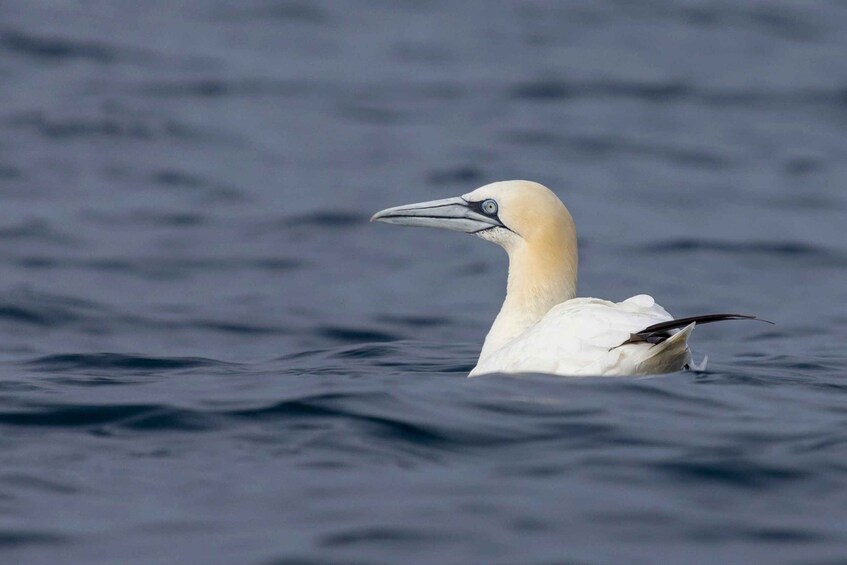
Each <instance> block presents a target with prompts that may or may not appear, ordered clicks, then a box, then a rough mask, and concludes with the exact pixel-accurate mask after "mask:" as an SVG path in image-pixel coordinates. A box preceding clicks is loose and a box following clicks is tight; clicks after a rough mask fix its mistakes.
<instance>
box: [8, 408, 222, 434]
mask: <svg viewBox="0 0 847 565" xmlns="http://www.w3.org/2000/svg"><path fill="white" fill-rule="evenodd" d="M214 419H215V414H214V413H213V412H208V411H206V412H200V411H196V410H190V409H185V408H177V407H173V406H167V405H162V404H108V405H73V406H49V405H48V406H44V405H40V406H27V407H25V409H18V410H7V411H3V412H0V424H3V425H8V426H22V427H51V428H94V429H97V430H100V431H101V432H105V431H106V430H105V429H104V428H119V429H126V430H135V431H196V430H204V429H209V428H211V427H214V425H213V420H214Z"/></svg>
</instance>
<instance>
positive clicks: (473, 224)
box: [371, 198, 502, 233]
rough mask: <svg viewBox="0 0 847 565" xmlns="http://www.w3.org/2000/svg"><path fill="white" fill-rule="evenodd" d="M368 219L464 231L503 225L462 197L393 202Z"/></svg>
mask: <svg viewBox="0 0 847 565" xmlns="http://www.w3.org/2000/svg"><path fill="white" fill-rule="evenodd" d="M371 221H372V222H385V223H387V224H399V225H402V226H421V227H427V228H442V229H447V230H453V231H460V232H465V233H476V232H479V231H482V230H487V229H489V228H494V227H498V226H502V224H501V223H500V221H499V220H497V218H492V217H489V216H486V215H485V214H482V213H480V212H479V211H478V208H477V207H475V206H474V205H473V204H472V203H470V202H468V201H466V200H465V199H464V198H445V199H444V200H432V201H430V202H420V203H418V204H407V205H405V206H395V207H394V208H387V209H385V210H382V211H381V212H377V213H376V214H374V215H373V217H372V218H371Z"/></svg>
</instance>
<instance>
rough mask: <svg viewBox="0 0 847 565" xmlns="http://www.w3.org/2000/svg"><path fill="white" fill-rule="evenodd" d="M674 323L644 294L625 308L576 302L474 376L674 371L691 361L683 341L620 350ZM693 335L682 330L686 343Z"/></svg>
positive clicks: (498, 352) (484, 364)
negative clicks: (634, 337)
mask: <svg viewBox="0 0 847 565" xmlns="http://www.w3.org/2000/svg"><path fill="white" fill-rule="evenodd" d="M672 319H673V318H672V317H671V315H670V314H668V313H667V311H666V310H665V309H664V308H662V307H661V306H659V305H658V304H656V302H655V301H654V300H653V298H652V297H650V296H647V295H646V294H640V295H638V296H633V297H632V298H628V299H626V300H624V301H623V302H610V301H608V300H601V299H599V298H573V299H571V300H567V301H565V302H562V303H561V304H559V305H557V306H554V307H553V308H552V309H551V310H550V311H549V312H548V313H547V315H545V316H544V317H543V318H541V320H539V321H538V322H537V323H536V324H534V325H533V326H531V327H530V328H529V329H527V330H526V331H524V332H523V333H522V334H521V335H519V336H518V337H516V338H515V339H513V340H511V341H509V342H508V343H507V344H505V345H504V346H502V347H500V348H498V349H497V350H496V351H494V352H493V353H491V354H490V355H488V356H487V357H485V358H482V359H480V360H479V362H478V363H477V366H476V367H474V369H473V371H471V374H470V376H472V377H473V376H476V375H482V374H485V373H551V374H557V375H608V376H614V375H640V374H652V373H664V372H668V371H676V370H679V369H682V368H683V367H684V366H685V365H686V364H688V363H689V361H690V355H689V352H688V347H687V345H686V344H685V340H684V339H683V340H681V343H680V340H679V339H678V338H677V339H675V340H673V342H672V340H667V341H665V342H663V343H660V344H657V345H653V344H650V343H647V342H642V343H633V344H628V345H626V346H623V347H617V346H619V345H621V344H622V343H623V342H624V341H626V340H627V339H628V338H629V337H630V335H631V334H634V333H637V332H639V331H641V330H643V329H644V328H646V327H648V326H652V325H653V324H657V323H659V322H667V321H670V320H672ZM692 329H693V324H692V325H691V327H690V329H688V328H687V329H686V330H684V331H685V332H686V333H685V336H684V337H687V335H688V334H690V333H691V330H692ZM680 337H682V336H680ZM674 338H676V336H674ZM670 345H681V347H673V348H671V347H669V346H670Z"/></svg>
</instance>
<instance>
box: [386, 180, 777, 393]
mask: <svg viewBox="0 0 847 565" xmlns="http://www.w3.org/2000/svg"><path fill="white" fill-rule="evenodd" d="M371 221H372V222H373V221H378V222H385V223H389V224H400V225H406V226H425V227H435V228H443V229H448V230H453V231H460V232H464V233H469V234H473V235H475V236H477V237H480V238H482V239H484V240H486V241H490V242H493V243H496V244H497V245H499V246H500V247H502V248H503V249H505V250H506V253H507V254H508V255H509V274H508V278H507V285H506V298H505V300H504V301H503V306H502V307H501V309H500V313H499V314H498V315H497V317H496V319H495V320H494V324H493V325H492V326H491V330H490V331H489V332H488V335H487V336H486V338H485V342H484V344H483V346H482V351H481V352H480V354H479V360H478V361H477V364H476V366H475V367H474V368H473V370H472V371H471V372H470V375H468V376H470V377H473V376H477V375H482V374H487V373H551V374H555V375H562V376H578V375H608V376H622V375H648V374H657V373H668V372H673V371H679V370H683V369H688V368H690V367H691V351H690V350H689V347H688V338H689V336H690V335H691V332H692V331H693V330H694V326H695V325H696V324H698V323H699V324H703V323H710V322H716V321H722V320H732V319H756V317H755V316H749V315H743V314H710V315H706V316H694V317H690V318H680V319H674V318H673V317H672V316H671V315H670V314H668V312H667V311H666V310H665V309H664V308H662V307H661V306H659V305H658V304H657V303H656V301H655V300H653V298H652V297H651V296H648V295H646V294H639V295H637V296H633V297H631V298H627V299H626V300H624V301H623V302H611V301H608V300H601V299H598V298H576V282H577V264H578V259H577V238H576V226H575V225H574V221H573V218H572V217H571V214H570V212H568V209H567V208H566V207H565V205H564V204H563V203H562V201H561V200H559V198H558V197H557V196H556V194H554V193H553V191H551V190H550V189H548V188H547V187H545V186H543V185H541V184H538V183H535V182H531V181H524V180H514V181H502V182H495V183H492V184H487V185H485V186H482V187H480V188H478V189H476V190H474V191H473V192H469V193H468V194H465V195H463V196H461V197H455V198H446V199H444V200H433V201H430V202H421V203H418V204H408V205H405V206H397V207H394V208H387V209H385V210H382V211H380V212H377V213H376V214H374V215H373V217H372V218H371ZM763 321H764V320H763Z"/></svg>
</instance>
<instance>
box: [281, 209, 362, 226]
mask: <svg viewBox="0 0 847 565" xmlns="http://www.w3.org/2000/svg"><path fill="white" fill-rule="evenodd" d="M367 223H368V218H367V216H365V215H362V214H356V213H353V212H346V211H343V210H328V211H323V212H312V213H309V214H302V215H299V216H293V217H291V218H289V219H288V220H287V221H286V225H288V226H291V227H320V228H349V227H351V226H359V225H365V224H367Z"/></svg>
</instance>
